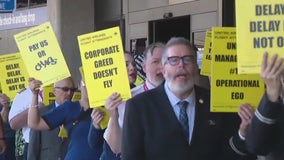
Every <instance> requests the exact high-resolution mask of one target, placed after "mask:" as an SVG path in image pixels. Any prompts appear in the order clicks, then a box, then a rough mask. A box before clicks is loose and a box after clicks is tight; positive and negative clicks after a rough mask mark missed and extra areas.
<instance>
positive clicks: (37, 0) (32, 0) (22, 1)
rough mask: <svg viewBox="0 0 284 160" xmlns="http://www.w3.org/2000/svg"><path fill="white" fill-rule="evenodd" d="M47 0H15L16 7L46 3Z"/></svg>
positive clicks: (28, 6)
mask: <svg viewBox="0 0 284 160" xmlns="http://www.w3.org/2000/svg"><path fill="white" fill-rule="evenodd" d="M46 1H47V0H17V9H18V8H30V7H36V6H41V5H43V4H46Z"/></svg>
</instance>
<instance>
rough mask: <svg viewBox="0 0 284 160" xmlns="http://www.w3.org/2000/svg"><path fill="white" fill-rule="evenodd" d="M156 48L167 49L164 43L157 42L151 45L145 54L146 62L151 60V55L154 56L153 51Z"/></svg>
mask: <svg viewBox="0 0 284 160" xmlns="http://www.w3.org/2000/svg"><path fill="white" fill-rule="evenodd" d="M155 48H162V49H164V48H165V44H164V43H162V42H155V43H152V44H150V45H149V46H148V47H147V48H146V49H145V50H144V52H143V57H144V61H146V60H147V59H148V58H149V55H151V56H152V55H153V51H154V49H155Z"/></svg>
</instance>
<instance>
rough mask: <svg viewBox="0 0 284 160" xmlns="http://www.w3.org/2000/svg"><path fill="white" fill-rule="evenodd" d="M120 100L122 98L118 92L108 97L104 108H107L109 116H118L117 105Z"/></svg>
mask: <svg viewBox="0 0 284 160" xmlns="http://www.w3.org/2000/svg"><path fill="white" fill-rule="evenodd" d="M121 102H122V99H121V97H120V94H118V93H113V94H112V95H110V96H109V97H108V99H107V100H106V102H105V108H106V109H107V110H108V112H109V115H110V117H113V118H117V117H118V111H117V107H118V106H119V105H120V104H121Z"/></svg>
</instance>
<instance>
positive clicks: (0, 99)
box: [0, 93, 10, 107]
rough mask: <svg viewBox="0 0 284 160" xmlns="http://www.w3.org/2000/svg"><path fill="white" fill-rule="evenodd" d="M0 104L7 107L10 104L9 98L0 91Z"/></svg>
mask: <svg viewBox="0 0 284 160" xmlns="http://www.w3.org/2000/svg"><path fill="white" fill-rule="evenodd" d="M0 104H1V105H2V106H3V107H9V104H10V98H9V97H8V96H7V95H6V94H1V93H0Z"/></svg>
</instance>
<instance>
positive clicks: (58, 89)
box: [28, 77, 76, 160]
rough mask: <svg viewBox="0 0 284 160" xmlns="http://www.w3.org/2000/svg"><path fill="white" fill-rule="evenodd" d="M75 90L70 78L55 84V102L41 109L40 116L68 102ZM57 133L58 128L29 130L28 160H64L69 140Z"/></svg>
mask: <svg viewBox="0 0 284 160" xmlns="http://www.w3.org/2000/svg"><path fill="white" fill-rule="evenodd" d="M75 90H76V88H74V81H73V79H72V78H71V77H68V78H65V79H63V80H60V81H58V82H55V84H54V88H53V94H54V96H55V101H54V102H53V103H52V104H50V105H48V106H46V107H41V108H40V114H41V115H43V114H45V113H47V112H50V111H52V110H54V109H55V108H56V107H60V105H61V104H63V103H64V102H65V101H68V100H69V101H70V100H71V99H72V97H73V93H74V91H75ZM59 131H60V128H59V127H57V128H54V129H53V130H50V131H39V130H33V129H31V131H30V138H29V147H28V160H48V159H64V157H65V155H66V152H67V148H68V144H69V139H67V138H60V137H59V136H58V134H59Z"/></svg>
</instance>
